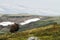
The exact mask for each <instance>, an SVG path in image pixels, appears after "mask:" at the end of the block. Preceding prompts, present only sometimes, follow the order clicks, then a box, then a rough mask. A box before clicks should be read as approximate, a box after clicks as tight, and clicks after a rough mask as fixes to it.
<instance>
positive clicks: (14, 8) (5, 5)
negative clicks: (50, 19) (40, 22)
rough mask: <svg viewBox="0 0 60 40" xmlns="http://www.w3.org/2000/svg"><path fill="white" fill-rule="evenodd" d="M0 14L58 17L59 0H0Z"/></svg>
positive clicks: (59, 14)
mask: <svg viewBox="0 0 60 40" xmlns="http://www.w3.org/2000/svg"><path fill="white" fill-rule="evenodd" d="M0 13H30V14H36V15H37V14H38V15H44V16H60V0H0ZM52 14H53V15H52Z"/></svg>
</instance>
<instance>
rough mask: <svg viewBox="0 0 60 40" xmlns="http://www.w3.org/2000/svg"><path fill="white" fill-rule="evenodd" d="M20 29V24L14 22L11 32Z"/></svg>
mask: <svg viewBox="0 0 60 40" xmlns="http://www.w3.org/2000/svg"><path fill="white" fill-rule="evenodd" d="M18 30H19V24H16V23H14V24H12V25H11V26H10V32H11V33H15V32H17V31H18Z"/></svg>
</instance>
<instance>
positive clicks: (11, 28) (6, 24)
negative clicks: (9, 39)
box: [0, 22, 19, 33]
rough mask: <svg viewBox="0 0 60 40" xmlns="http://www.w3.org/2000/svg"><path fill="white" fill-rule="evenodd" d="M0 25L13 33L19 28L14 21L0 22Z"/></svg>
mask: <svg viewBox="0 0 60 40" xmlns="http://www.w3.org/2000/svg"><path fill="white" fill-rule="evenodd" d="M0 25H1V26H2V27H4V28H8V29H9V32H11V33H15V32H17V31H18V30H19V24H17V23H14V22H1V23H0Z"/></svg>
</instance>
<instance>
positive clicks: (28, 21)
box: [20, 18, 40, 25]
mask: <svg viewBox="0 0 60 40" xmlns="http://www.w3.org/2000/svg"><path fill="white" fill-rule="evenodd" d="M38 20H40V18H33V19H29V20H26V21H24V22H22V23H20V25H25V24H29V23H31V22H36V21H38Z"/></svg>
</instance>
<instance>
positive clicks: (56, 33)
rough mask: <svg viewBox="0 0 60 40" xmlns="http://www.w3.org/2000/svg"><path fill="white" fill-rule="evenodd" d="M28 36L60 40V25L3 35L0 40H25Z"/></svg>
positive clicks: (45, 39)
mask: <svg viewBox="0 0 60 40" xmlns="http://www.w3.org/2000/svg"><path fill="white" fill-rule="evenodd" d="M30 36H36V37H38V38H39V39H40V40H60V25H59V24H56V25H53V24H51V25H46V26H42V27H39V28H34V29H31V30H26V31H22V32H17V33H5V34H1V35H0V40H27V38H28V37H30Z"/></svg>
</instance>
